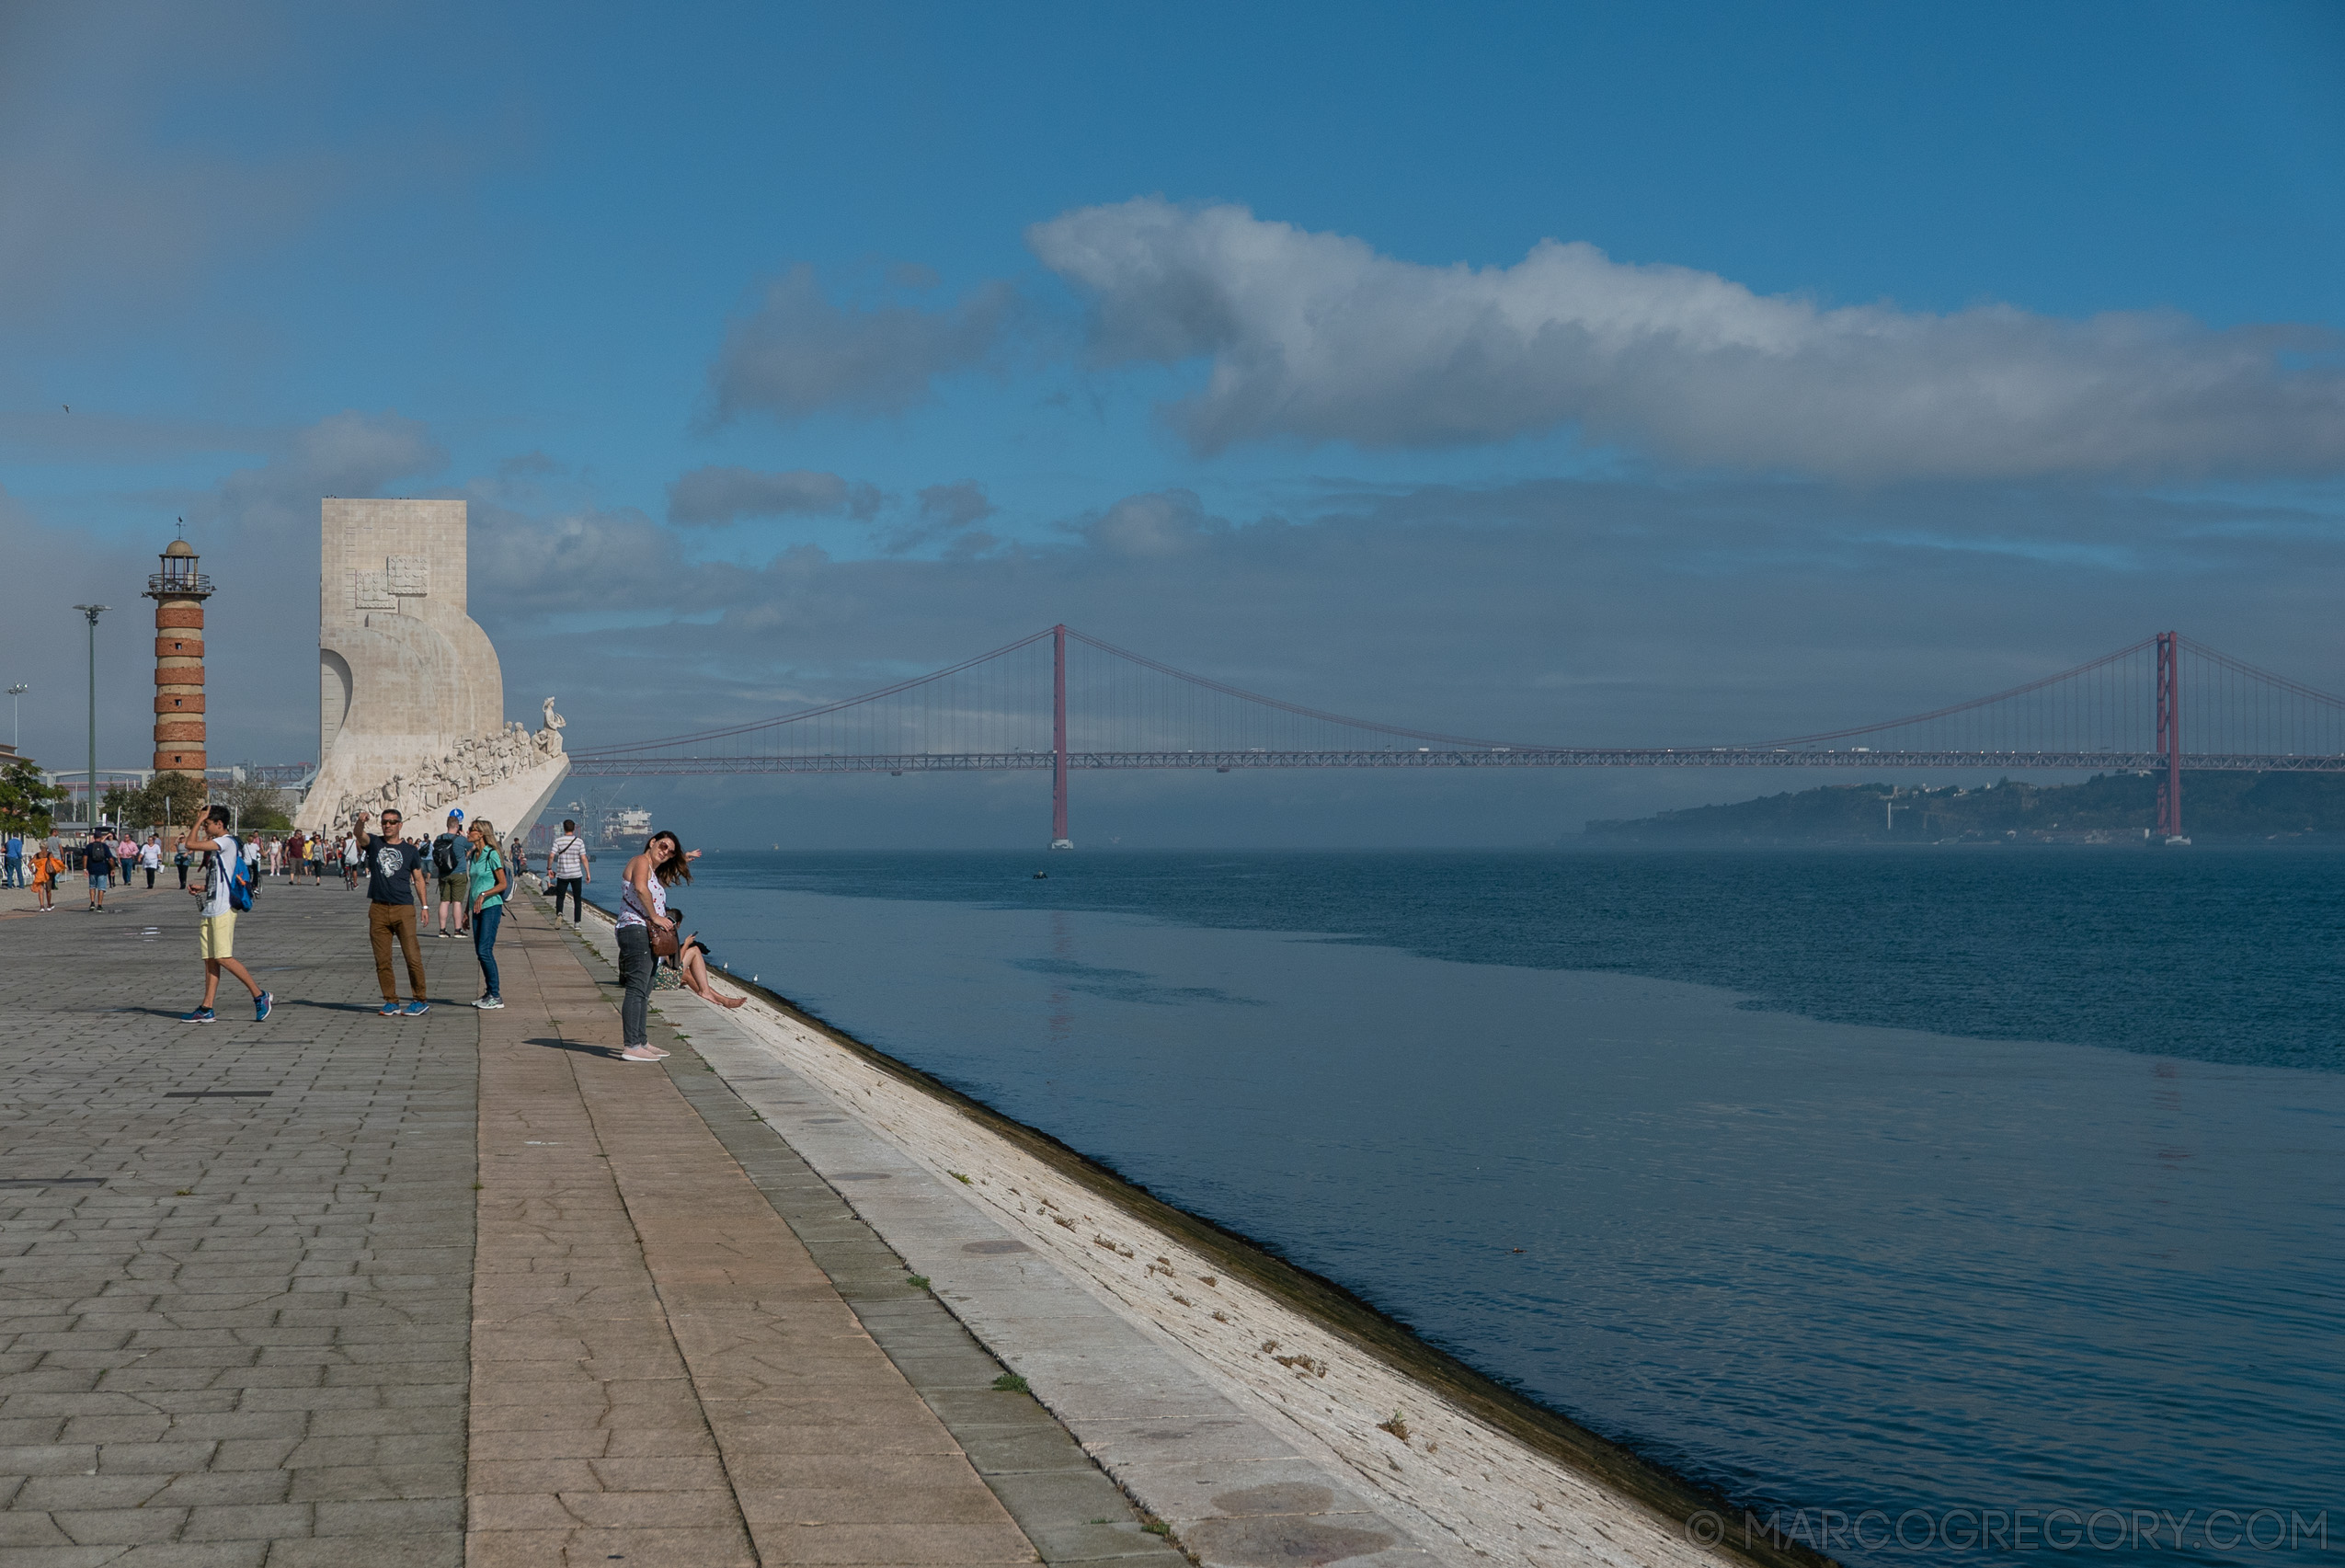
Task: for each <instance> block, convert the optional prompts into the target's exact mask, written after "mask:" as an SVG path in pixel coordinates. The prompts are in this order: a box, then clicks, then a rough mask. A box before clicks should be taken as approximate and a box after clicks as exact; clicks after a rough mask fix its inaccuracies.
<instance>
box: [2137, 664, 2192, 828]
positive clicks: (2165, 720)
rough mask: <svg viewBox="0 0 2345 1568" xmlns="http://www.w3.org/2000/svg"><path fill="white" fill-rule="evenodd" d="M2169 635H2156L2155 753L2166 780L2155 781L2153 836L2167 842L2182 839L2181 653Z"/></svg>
mask: <svg viewBox="0 0 2345 1568" xmlns="http://www.w3.org/2000/svg"><path fill="white" fill-rule="evenodd" d="M2177 642H2178V639H2177V637H2176V635H2175V634H2174V633H2172V632H2160V633H2158V635H2157V750H2158V755H2160V756H2161V757H2164V758H2165V759H2166V776H2165V777H2164V778H2161V779H2159V780H2158V781H2157V834H2158V837H2160V838H2162V839H2165V840H2167V841H2173V840H2175V839H2179V838H2181V837H2182V836H2183V835H2182V680H2181V669H2180V652H2181V650H2180V648H2179V647H2178V646H2177ZM2134 711H2135V712H2137V713H2138V712H2139V711H2140V710H2139V709H2135V710H2134Z"/></svg>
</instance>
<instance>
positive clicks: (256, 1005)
mask: <svg viewBox="0 0 2345 1568" xmlns="http://www.w3.org/2000/svg"><path fill="white" fill-rule="evenodd" d="M276 1005H277V993H276V992H275V991H273V990H265V991H262V992H261V993H260V994H259V995H258V996H257V997H254V998H253V999H252V1021H253V1022H254V1023H256V1024H257V1023H259V1022H260V1021H261V1020H262V1019H264V1018H266V1017H268V1016H269V1009H270V1008H272V1007H274V1006H276Z"/></svg>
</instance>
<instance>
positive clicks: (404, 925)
mask: <svg viewBox="0 0 2345 1568" xmlns="http://www.w3.org/2000/svg"><path fill="white" fill-rule="evenodd" d="M399 822H400V818H399V814H398V813H397V812H396V811H385V812H384V813H383V831H381V832H380V833H375V834H372V835H367V836H366V837H365V843H366V899H367V904H366V926H367V935H368V937H369V938H371V939H372V942H373V943H374V978H375V980H376V981H377V983H379V984H380V985H381V986H382V987H383V1017H385V1018H401V1017H405V1018H420V1017H422V1016H423V1015H424V1014H425V1013H429V1012H430V1011H431V1003H429V1002H428V1001H424V999H423V944H422V943H421V942H419V941H418V939H417V931H416V911H417V910H420V909H423V908H425V907H426V906H428V905H429V903H430V901H431V890H430V886H429V884H428V883H427V882H425V880H424V870H423V868H424V864H425V862H426V860H427V858H428V856H427V854H426V852H425V850H424V847H423V846H422V845H421V844H411V843H402V842H401V841H400V840H399ZM360 827H361V829H363V827H364V824H363V823H361V824H360ZM394 941H396V942H397V943H398V944H399V946H400V949H401V950H402V951H403V952H404V953H405V954H406V958H407V987H408V989H409V990H412V991H414V992H415V1000H414V1001H410V1002H408V1003H407V1005H406V1006H405V1007H401V1006H400V1005H399V987H398V984H397V982H396V981H395V980H394V979H392V975H391V944H392V943H393V942H394Z"/></svg>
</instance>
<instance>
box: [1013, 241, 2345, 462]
mask: <svg viewBox="0 0 2345 1568" xmlns="http://www.w3.org/2000/svg"><path fill="white" fill-rule="evenodd" d="M1028 240H1029V243H1030V244H1031V245H1032V246H1033V247H1034V250H1035V254H1036V255H1037V256H1038V257H1039V258H1041V259H1042V261H1043V263H1044V264H1045V265H1046V266H1047V267H1049V268H1050V269H1052V270H1053V271H1055V272H1057V273H1058V274H1059V275H1060V276H1061V277H1062V278H1064V279H1065V280H1067V281H1068V282H1069V283H1070V284H1071V285H1072V286H1073V287H1075V288H1076V289H1077V290H1078V291H1079V292H1081V293H1083V294H1084V295H1086V296H1087V297H1088V299H1089V300H1090V302H1091V303H1092V307H1093V317H1092V349H1093V353H1094V355H1095V357H1096V359H1097V360H1098V361H1100V362H1102V363H1104V364H1115V363H1123V362H1130V361H1159V362H1164V363H1178V362H1182V361H1190V360H1198V359H1202V360H1205V361H1207V362H1208V366H1209V371H1208V375H1207V383H1206V384H1205V386H1204V388H1203V390H1201V391H1200V392H1198V393H1197V394H1196V395H1194V396H1192V397H1190V398H1188V399H1186V400H1184V401H1183V402H1180V403H1176V404H1174V405H1172V406H1170V407H1169V408H1168V409H1167V410H1166V411H1165V412H1166V414H1167V416H1168V418H1170V419H1171V420H1172V423H1173V424H1174V425H1175V427H1176V428H1178V429H1180V430H1181V431H1182V432H1183V433H1184V435H1185V436H1186V437H1187V439H1188V441H1190V443H1191V444H1192V445H1193V446H1194V447H1195V449H1196V450H1197V451H1199V452H1208V453H1209V452H1218V451H1220V450H1222V449H1223V448H1226V447H1228V446H1230V445H1231V444H1233V443H1236V442H1241V441H1259V440H1265V439H1273V438H1289V439H1299V440H1302V441H1353V442H1356V443H1358V444H1360V445H1363V446H1382V447H1390V446H1404V447H1405V446H1442V445H1453V444H1464V443H1472V442H1482V441H1504V440H1506V439H1508V438H1511V437H1515V436H1518V435H1523V434H1526V433H1530V432H1537V431H1542V430H1548V429H1557V428H1566V427H1576V428H1577V429H1580V430H1581V431H1582V432H1583V433H1584V436H1585V437H1586V438H1587V439H1589V440H1591V441H1598V442H1618V443H1621V444H1623V445H1625V446H1628V447H1630V448H1631V449H1634V450H1640V451H1644V452H1652V453H1654V454H1657V455H1660V456H1662V457H1664V458H1668V459H1672V460H1675V461H1677V462H1681V463H1687V464H1698V465H1704V466H1716V467H1724V468H1737V469H1745V470H1756V471H1761V472H1779V471H1790V472H1799V473H1808V474H1814V475H1827V476H1832V477H1836V478H1842V479H1857V480H1887V479H1899V478H1915V477H1961V478H2008V477H2020V476H2036V475H2099V474H2133V475H2158V474H2179V475H2195V474H2245V475H2259V474H2273V473H2326V472H2333V471H2336V470H2338V469H2339V468H2345V374H2340V372H2339V370H2338V369H2337V368H2336V366H2335V364H2334V362H2333V350H2334V349H2335V348H2336V344H2335V340H2334V337H2333V335H2329V334H2325V333H2322V332H2319V331H2316V330H2315V329H2312V328H2303V327H2240V328H2233V329H2229V330H2221V331H2218V330H2215V329H2213V328H2210V327H2207V326H2202V325H2200V324H2199V323H2196V322H2194V321H2191V320H2190V319H2189V318H2187V317H2184V316H2181V315H2172V314H2132V315H2100V316H2095V317H2092V318H2090V319H2088V320H2083V321H2067V320H2061V319H2056V318H2053V317H2047V316H2040V315H2030V314H2028V313H2027V312H2024V311H2020V310H2017V309H2014V308H2011V307H2008V306H2003V305H1983V306H1979V307H1976V308H1973V309H1970V310H1965V311H1961V312H1958V313H1955V314H1953V315H1927V314H1922V313H1915V312H1905V311H1899V310H1897V309H1894V308H1893V307H1891V306H1888V305H1859V306H1850V307H1844V308H1838V309H1825V308H1823V307H1821V306H1819V305H1817V304H1815V303H1813V302H1812V301H1808V300H1804V299H1800V298H1796V297H1790V296H1781V295H1776V296H1767V295H1759V294H1755V293H1753V292H1751V291H1750V290H1748V289H1746V288H1744V287H1743V286H1742V285H1741V284H1739V283H1735V282H1733V281H1731V280H1727V279H1724V278H1721V277H1718V276H1716V275H1715V274H1712V273H1708V272H1699V271H1696V270H1693V269H1687V268H1683V267H1673V266H1662V265H1653V266H1638V265H1631V264H1629V263H1623V262H1617V261H1614V260H1611V259H1610V258H1607V257H1606V256H1605V255H1604V253H1603V252H1601V251H1599V250H1597V249H1596V248H1595V247H1594V246H1588V245H1584V244H1570V245H1565V244H1558V243H1556V242H1554V241H1551V240H1550V241H1543V242H1541V243H1540V244H1539V246H1536V247H1534V248H1533V249H1532V251H1531V252H1530V254H1529V255H1528V256H1527V257H1525V258H1523V259H1522V260H1521V261H1520V262H1517V263H1516V264H1515V265H1514V266H1512V267H1503V268H1501V267H1491V268H1479V269H1477V268H1471V267H1468V266H1465V265H1463V264H1459V265H1455V266H1449V267H1430V266H1423V265H1419V264H1417V263H1414V262H1409V261H1402V260H1397V259H1395V258H1390V257H1386V256H1380V255H1378V253H1377V252H1376V251H1375V250H1373V249H1372V248H1370V247H1369V246H1367V244H1365V243H1363V242H1362V241H1359V240H1357V239H1353V238H1349V237H1346V236H1344V235H1333V234H1311V233H1308V232H1306V231H1304V230H1301V229H1298V228H1296V227H1294V226H1292V225H1290V224H1287V223H1269V222H1264V221H1263V220H1261V219H1258V218H1256V217H1255V216H1253V213H1252V212H1248V211H1247V210H1246V209H1244V208H1242V207H1235V206H1218V207H1208V208H1203V209H1191V208H1182V207H1176V206H1174V205H1172V204H1171V203H1168V202H1166V201H1163V200H1155V199H1143V200H1132V201H1127V202H1123V203H1121V204H1118V205H1115V206H1107V207H1094V208H1089V209H1084V210H1081V211H1077V212H1069V213H1067V214H1065V215H1064V216H1061V217H1059V218H1057V219H1055V220H1053V221H1051V222H1049V223H1041V224H1037V225H1035V227H1034V228H1033V229H1032V230H1030V231H1029V233H1028ZM2291 356H2313V357H2314V359H2315V362H2314V363H2311V364H2305V363H2301V362H2299V363H2293V364H2292V362H2291Z"/></svg>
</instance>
